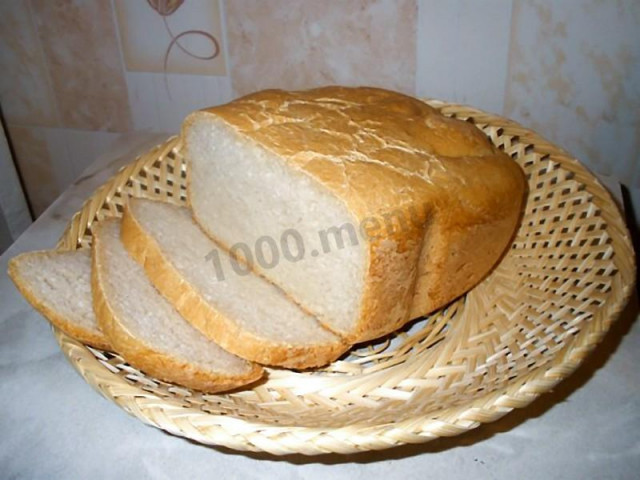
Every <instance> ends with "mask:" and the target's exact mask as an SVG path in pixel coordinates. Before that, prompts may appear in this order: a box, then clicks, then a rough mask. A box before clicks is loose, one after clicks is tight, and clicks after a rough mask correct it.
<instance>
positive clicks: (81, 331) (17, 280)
mask: <svg viewBox="0 0 640 480" xmlns="http://www.w3.org/2000/svg"><path fill="white" fill-rule="evenodd" d="M58 253H59V252H56V251H51V250H40V251H33V252H26V253H22V254H20V255H17V256H15V257H13V258H12V259H11V260H9V268H8V272H7V273H8V274H9V278H11V280H13V283H14V284H15V285H16V288H17V289H18V291H19V292H20V293H21V294H22V296H23V297H24V298H25V299H26V300H27V301H28V302H29V303H30V304H31V306H32V307H33V308H35V309H36V310H37V311H38V312H39V313H40V314H42V315H43V316H44V317H45V318H46V319H47V320H48V321H49V322H50V323H51V324H52V325H53V326H54V327H56V328H59V329H60V330H62V331H63V332H64V333H66V334H67V335H69V336H70V337H73V338H75V339H76V340H78V341H80V342H82V343H84V344H87V345H90V346H92V347H94V348H98V349H100V350H111V349H112V347H111V344H110V343H109V341H108V339H107V337H106V336H105V335H103V334H102V333H101V332H94V331H91V330H87V329H86V328H84V327H82V326H80V325H76V324H74V323H72V322H70V321H69V320H68V319H67V318H66V317H64V316H63V315H61V314H60V313H59V312H57V311H55V310H54V309H52V308H50V307H49V306H48V305H47V304H46V303H45V301H44V300H43V299H40V298H38V296H37V295H36V293H35V292H34V291H33V290H32V289H31V288H30V287H29V282H28V281H27V280H26V279H25V278H23V277H22V275H21V274H20V268H19V263H20V262H21V261H22V260H23V259H24V258H26V257H28V256H29V257H34V256H43V257H44V256H50V255H56V254H58Z"/></svg>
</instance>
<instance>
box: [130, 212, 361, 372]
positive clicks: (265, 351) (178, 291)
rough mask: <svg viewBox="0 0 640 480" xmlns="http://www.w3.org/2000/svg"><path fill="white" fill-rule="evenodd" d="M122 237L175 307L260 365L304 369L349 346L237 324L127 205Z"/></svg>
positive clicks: (209, 334) (226, 346)
mask: <svg viewBox="0 0 640 480" xmlns="http://www.w3.org/2000/svg"><path fill="white" fill-rule="evenodd" d="M121 238H122V241H123V243H124V245H125V247H126V248H127V250H128V251H129V253H130V254H131V255H132V256H133V257H134V258H135V259H136V260H137V261H138V263H140V264H141V265H143V266H144V269H145V271H146V273H147V275H148V277H149V278H150V279H151V282H152V283H153V284H154V285H155V287H156V288H157V289H158V290H159V291H160V292H161V293H162V294H163V295H164V296H165V297H166V298H167V299H168V300H169V301H170V302H171V303H172V304H173V305H174V306H175V308H176V310H178V312H179V313H180V314H181V315H182V316H183V317H184V318H185V319H186V320H187V321H189V322H190V323H191V324H192V325H193V326H194V327H196V328H197V329H198V330H199V331H200V332H202V333H203V334H204V335H206V336H207V337H208V338H211V339H212V340H213V341H215V342H216V343H217V344H218V345H220V346H221V347H222V348H224V349H225V350H227V351H229V352H231V353H233V354H235V355H237V356H239V357H242V358H245V359H247V360H251V361H254V362H258V363H261V364H263V365H273V366H279V367H286V368H294V369H304V368H311V367H318V366H322V365H326V364H328V363H331V362H332V361H333V360H335V359H337V358H338V357H339V356H340V355H341V354H343V353H344V352H345V351H347V350H348V349H349V345H346V344H343V343H340V342H333V343H327V344H317V345H313V346H309V345H296V344H283V343H273V342H270V341H268V340H267V339H264V338H259V337H257V336H255V335H253V334H252V333H250V332H247V331H246V330H244V329H242V328H240V327H239V325H238V324H237V323H236V322H234V321H233V320H232V319H230V318H228V317H227V316H226V315H224V314H223V313H221V312H219V311H218V310H216V309H215V308H214V307H213V306H212V305H211V304H209V303H208V302H207V301H206V300H205V299H204V298H203V296H202V295H201V294H200V292H198V290H197V289H196V288H194V287H193V286H192V285H190V284H189V283H188V282H186V281H184V280H183V278H182V276H181V275H180V273H179V272H178V271H177V270H176V269H175V268H174V267H173V265H172V264H171V262H170V261H169V260H168V259H167V258H166V257H165V256H164V255H163V253H162V251H161V250H160V247H159V246H158V244H157V243H156V241H155V240H154V239H153V238H152V237H150V236H149V235H147V233H146V232H145V231H144V229H143V228H142V227H141V225H140V224H139V223H138V222H137V220H136V218H135V217H134V215H133V214H132V213H131V210H130V209H129V208H128V207H126V208H125V212H124V216H123V220H122V229H121Z"/></svg>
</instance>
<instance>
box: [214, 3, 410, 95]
mask: <svg viewBox="0 0 640 480" xmlns="http://www.w3.org/2000/svg"><path fill="white" fill-rule="evenodd" d="M226 5H227V34H228V38H229V61H230V68H231V77H232V82H233V88H234V92H235V93H236V94H238V95H242V94H246V93H249V92H252V91H255V90H260V89H264V88H273V87H278V88H285V89H302V88H309V87H314V86H319V85H327V84H343V85H371V86H381V87H387V88H391V89H394V90H399V91H402V92H406V93H414V88H415V70H416V46H415V32H416V13H417V6H416V2H415V0H350V1H340V2H319V1H316V0H299V1H296V2H294V3H292V2H290V1H287V0H270V1H268V2H264V1H256V0H233V1H231V2H227V4H226Z"/></svg>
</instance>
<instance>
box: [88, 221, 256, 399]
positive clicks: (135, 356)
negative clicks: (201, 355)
mask: <svg viewBox="0 0 640 480" xmlns="http://www.w3.org/2000/svg"><path fill="white" fill-rule="evenodd" d="M107 221H109V220H107ZM93 241H94V249H93V252H92V253H93V255H92V264H93V268H92V270H91V287H92V288H91V290H92V294H93V308H94V310H95V313H96V317H97V318H98V323H99V325H100V328H101V329H102V330H103V331H104V332H105V334H106V335H107V336H108V337H109V340H110V341H111V344H112V345H113V346H114V348H115V350H116V351H117V352H118V353H120V354H121V355H122V356H123V358H124V359H125V360H126V361H127V362H129V363H130V364H131V365H132V366H134V367H135V368H138V369H140V370H142V371H144V372H145V373H147V374H149V375H152V376H154V377H156V378H158V379H160V380H164V381H167V382H171V383H177V384H179V385H183V386H185V387H188V388H193V389H195V390H200V391H202V392H208V393H217V392H223V391H227V390H232V389H234V388H238V387H241V386H245V385H248V384H250V383H253V382H255V381H256V380H258V379H260V378H261V377H262V375H263V373H264V371H263V369H262V367H260V366H259V365H257V364H252V365H251V369H250V370H249V371H247V373H244V374H241V375H223V374H216V373H214V372H211V371H209V370H204V369H202V368H200V367H198V366H195V365H193V364H190V363H188V362H185V361H183V360H180V359H178V358H175V357H173V356H171V355H169V354H166V353H163V352H159V351H158V350H156V349H154V348H153V347H151V346H149V345H147V344H145V342H143V341H141V340H139V339H137V338H135V337H134V336H133V335H131V333H130V332H129V331H128V330H127V328H126V326H124V325H123V323H122V321H121V320H119V319H118V316H117V314H116V312H115V311H114V309H113V308H112V307H111V306H110V305H109V301H108V298H107V296H105V292H104V287H103V285H104V280H103V278H104V275H107V274H108V272H107V270H106V268H107V267H106V266H105V264H104V261H103V260H102V258H101V253H100V248H101V247H100V225H98V227H97V228H96V230H95V231H94V237H93Z"/></svg>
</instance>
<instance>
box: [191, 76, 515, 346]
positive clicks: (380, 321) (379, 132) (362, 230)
mask: <svg viewBox="0 0 640 480" xmlns="http://www.w3.org/2000/svg"><path fill="white" fill-rule="evenodd" d="M182 137H183V140H184V142H185V146H186V158H188V159H189V171H188V175H189V176H188V187H187V193H188V199H189V202H190V204H191V207H192V209H193V214H194V217H195V219H196V220H197V222H198V223H199V224H200V225H201V227H202V228H203V229H204V230H205V231H206V232H207V233H208V234H209V236H211V237H212V238H213V239H214V240H216V242H217V243H219V244H220V245H223V246H225V247H226V248H227V249H231V248H232V247H233V245H234V244H237V243H238V242H243V243H244V244H246V245H249V246H250V247H251V249H252V250H254V251H257V250H258V249H259V248H261V247H264V246H265V245H267V243H265V242H267V241H266V240H264V239H265V238H267V239H269V238H270V239H273V240H275V245H276V246H278V248H279V253H280V261H279V262H275V263H276V264H275V265H274V264H273V263H274V262H272V261H271V260H270V259H267V261H266V262H265V261H258V260H259V259H258V258H257V256H256V258H255V259H254V261H253V262H252V267H253V268H254V270H255V271H257V272H259V273H260V274H261V275H263V276H264V277H266V278H268V279H269V280H270V281H272V282H273V283H275V284H276V285H278V286H280V287H281V288H282V289H283V290H284V291H286V292H287V293H289V294H290V295H291V296H292V297H293V298H294V299H295V300H296V301H297V302H298V303H299V304H300V305H302V306H303V307H304V308H305V309H306V310H308V311H310V312H311V313H313V314H314V315H316V316H317V317H318V318H319V319H320V321H322V322H323V323H324V324H325V325H326V326H327V327H329V328H331V329H332V330H333V331H335V332H337V333H338V334H340V335H341V336H343V337H344V338H346V339H347V340H348V341H350V342H354V343H355V342H360V341H364V340H368V339H371V338H375V337H378V336H381V335H384V334H386V333H389V332H391V331H393V330H395V329H397V328H398V327H400V326H401V325H402V324H404V323H405V322H406V321H408V320H410V319H411V318H415V317H418V316H420V315H424V314H427V313H429V312H431V311H433V310H435V309H437V308H440V307H442V306H443V305H445V304H446V303H448V302H450V301H451V300H453V299H454V298H455V297H457V296H459V295H461V294H462V293H464V292H465V291H467V290H468V289H469V288H471V287H472V286H474V285H475V284H476V283H478V282H479V281H480V279H482V278H483V277H484V276H485V275H486V274H487V272H488V271H489V270H490V269H491V267H492V266H493V265H494V264H495V263H496V261H497V260H498V259H499V257H500V255H501V254H502V252H503V251H504V250H505V248H506V246H507V245H508V244H509V241H510V239H511V237H512V234H513V232H514V229H515V227H516V225H517V223H518V220H519V216H520V211H521V208H522V204H523V194H524V190H525V181H524V175H523V172H522V171H521V169H520V168H519V166H518V165H517V164H516V163H515V162H514V161H512V159H511V158H509V157H508V156H507V155H505V154H504V153H503V152H501V151H500V150H498V149H497V148H496V147H494V146H493V145H492V144H491V143H490V142H489V140H488V139H487V138H486V137H485V135H484V134H483V133H482V132H481V131H480V130H479V129H478V128H476V127H475V126H474V125H472V124H470V123H468V122H464V121H461V120H456V119H450V118H446V117H444V116H443V115H441V114H440V113H439V112H438V111H437V110H435V109H433V108H431V107H430V106H428V105H427V104H425V103H424V102H421V101H419V100H417V99H414V98H411V97H408V96H406V95H401V94H399V93H395V92H390V91H387V90H381V89H376V88H346V87H326V88H319V89H314V90H308V91H300V92H285V91H281V90H268V91H263V92H258V93H255V94H252V95H248V96H246V97H243V98H240V99H238V100H235V101H233V102H231V103H229V104H226V105H221V106H218V107H213V108H210V109H207V110H204V111H200V112H196V113H193V114H191V115H190V116H189V117H187V119H186V120H185V122H184V124H183V131H182ZM287 242H288V245H287ZM273 245H274V243H271V244H270V248H273ZM267 246H269V245H267ZM254 247H255V248H254ZM287 250H288V251H287ZM285 253H288V258H285Z"/></svg>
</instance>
